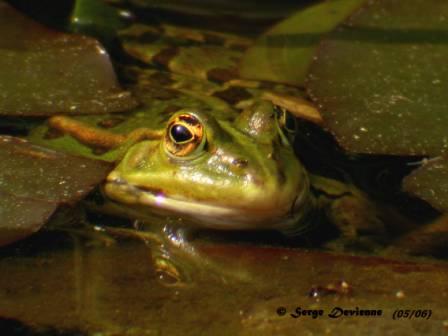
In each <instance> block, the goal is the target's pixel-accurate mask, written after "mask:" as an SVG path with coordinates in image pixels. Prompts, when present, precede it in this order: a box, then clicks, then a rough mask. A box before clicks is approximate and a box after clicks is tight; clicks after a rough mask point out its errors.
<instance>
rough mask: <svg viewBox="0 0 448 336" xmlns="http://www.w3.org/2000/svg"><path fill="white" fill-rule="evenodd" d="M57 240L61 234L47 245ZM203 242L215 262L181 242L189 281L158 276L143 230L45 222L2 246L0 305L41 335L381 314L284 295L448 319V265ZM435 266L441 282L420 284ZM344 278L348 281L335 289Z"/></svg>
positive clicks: (337, 325) (383, 323)
mask: <svg viewBox="0 0 448 336" xmlns="http://www.w3.org/2000/svg"><path fill="white" fill-rule="evenodd" d="M50 241H52V242H58V243H57V245H58V246H57V247H56V248H45V247H46V246H48V243H49V242H50ZM195 247H196V248H197V251H198V253H200V255H201V258H205V259H204V260H205V261H204V262H205V263H206V264H205V267H201V262H198V260H200V259H191V258H190V257H189V256H185V255H182V254H177V255H175V257H174V259H173V260H172V261H173V262H174V264H175V265H176V266H177V267H179V268H180V273H183V274H188V281H185V278H184V279H183V280H182V281H177V282H173V281H170V280H172V279H168V280H169V281H167V279H166V278H165V277H162V278H161V277H160V272H159V270H158V269H157V268H156V267H155V265H157V264H155V263H154V259H153V256H152V253H151V246H149V245H148V244H147V243H145V242H142V241H141V240H131V239H125V240H117V241H116V242H115V243H113V244H109V245H104V244H102V243H99V242H98V241H96V240H88V239H85V238H80V237H79V236H78V237H74V236H70V235H66V234H55V233H51V234H50V233H43V234H40V235H38V236H37V237H34V238H32V239H30V240H28V241H26V242H22V243H21V244H20V245H15V246H13V247H10V248H8V249H5V250H4V251H3V256H2V258H1V260H0V269H1V273H2V277H1V278H0V283H1V284H0V302H1V313H2V317H8V318H14V319H18V320H20V321H21V322H23V323H25V324H28V325H30V326H33V328H35V329H34V330H36V334H37V335H39V333H38V332H39V330H47V331H48V330H50V329H51V330H61V333H62V332H68V331H70V330H78V331H80V332H83V333H85V334H89V335H95V334H96V333H97V334H96V335H99V334H101V335H146V334H148V335H153V334H168V335H177V334H182V335H197V334H198V332H199V331H201V332H202V333H204V334H214V335H220V334H223V335H228V334H242V335H252V334H253V332H254V331H256V332H258V333H261V334H272V333H278V332H280V333H281V334H296V333H297V332H299V331H300V332H306V331H308V332H313V333H316V334H319V333H321V332H324V331H325V330H336V329H338V330H341V328H342V330H343V331H344V333H346V332H350V331H352V330H356V329H357V328H361V327H363V326H364V327H365V326H367V325H369V328H372V325H371V322H372V321H371V320H370V319H362V318H357V319H354V318H353V319H348V318H346V319H339V320H338V322H334V321H333V320H332V319H330V318H328V317H322V318H320V319H312V318H308V319H305V318H302V319H301V320H300V323H298V321H297V320H296V319H294V318H291V317H290V316H289V314H288V315H287V316H279V315H278V313H277V309H278V308H279V307H285V308H286V309H287V311H288V312H289V311H291V312H292V311H293V310H294V309H295V308H296V307H297V306H301V307H302V308H303V309H309V308H313V309H323V310H324V311H328V312H329V311H330V310H331V309H332V308H333V307H334V306H335V305H336V306H341V307H343V308H345V309H354V308H355V307H357V306H358V307H360V308H363V309H367V308H368V309H381V310H383V313H384V314H386V315H391V314H392V312H393V310H394V309H397V307H398V308H405V307H406V308H415V309H417V308H418V309H432V311H433V317H432V318H431V320H424V321H413V323H406V324H404V323H403V324H399V323H396V322H394V321H393V320H392V318H390V316H388V317H386V318H381V319H377V320H375V327H374V328H373V331H374V332H375V330H376V332H377V333H380V332H381V330H383V329H382V328H386V327H387V328H389V330H398V328H401V329H399V330H400V332H401V331H403V330H405V331H406V330H407V331H409V332H413V331H414V332H415V331H416V330H422V328H423V329H425V330H428V331H430V332H431V331H433V332H437V331H441V330H442V328H443V323H442V322H443V319H445V317H446V313H447V312H448V311H447V307H446V304H445V303H446V296H447V295H448V292H447V289H446V278H447V276H448V268H447V267H446V265H437V264H418V263H405V262H399V261H391V260H387V259H380V258H374V257H370V258H368V257H350V256H344V255H332V254H327V253H322V252H309V251H304V250H301V249H294V250H292V249H286V248H274V247H254V246H250V245H246V246H242V245H229V244H206V243H197V244H196V246H195ZM172 256H173V255H172ZM428 277H431V288H422V286H425V285H424V284H425V283H427V279H428ZM342 280H344V281H345V283H346V284H347V286H349V287H350V290H349V291H345V290H340V291H338V290H337V288H338V287H337V286H336V285H335V284H337V283H341V281H342ZM316 288H320V289H321V290H320V291H318V292H319V293H320V294H319V295H315V293H316ZM325 288H327V289H326V290H324V289H325ZM335 288H336V289H335ZM312 293H314V294H312ZM399 293H400V294H399ZM49 328H50V329H49ZM18 334H19V333H18ZM74 334H76V335H79V333H74ZM57 335H61V334H57Z"/></svg>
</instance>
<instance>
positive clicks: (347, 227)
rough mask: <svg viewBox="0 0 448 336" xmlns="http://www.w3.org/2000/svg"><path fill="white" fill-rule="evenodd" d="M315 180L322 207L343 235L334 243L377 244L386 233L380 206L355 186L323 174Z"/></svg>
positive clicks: (339, 246) (373, 245)
mask: <svg viewBox="0 0 448 336" xmlns="http://www.w3.org/2000/svg"><path fill="white" fill-rule="evenodd" d="M311 180H312V186H313V191H314V192H315V194H316V198H317V203H318V207H320V208H321V209H323V211H325V213H326V216H327V217H328V219H329V221H330V222H331V223H332V224H334V225H335V226H336V227H337V228H338V229H339V231H340V233H341V238H340V239H339V240H337V241H335V242H333V243H331V245H330V246H331V247H332V248H336V249H341V247H342V248H345V247H347V245H355V246H359V245H360V246H361V247H364V248H366V249H368V250H370V249H372V248H375V247H377V245H378V241H380V240H382V239H383V238H384V237H385V233H386V230H385V226H384V222H383V220H382V219H381V214H380V210H379V209H378V207H377V205H376V204H374V203H373V202H372V201H371V200H370V199H369V198H368V196H367V195H366V194H364V193H363V192H362V191H361V190H359V189H357V188H356V187H355V186H353V185H350V184H344V183H342V182H339V181H336V180H332V179H328V178H324V177H320V176H311ZM341 245H342V246H341Z"/></svg>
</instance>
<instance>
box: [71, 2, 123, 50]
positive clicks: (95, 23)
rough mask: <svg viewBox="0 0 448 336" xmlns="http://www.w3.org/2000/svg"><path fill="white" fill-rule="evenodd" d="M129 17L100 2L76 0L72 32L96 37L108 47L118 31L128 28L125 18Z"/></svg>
mask: <svg viewBox="0 0 448 336" xmlns="http://www.w3.org/2000/svg"><path fill="white" fill-rule="evenodd" d="M129 15H130V14H129V13H128V12H125V11H119V10H118V9H115V8H113V7H110V6H108V5H107V4H106V3H104V2H103V1H100V0H76V2H75V7H74V8H73V13H72V16H71V20H70V21H71V22H70V31H72V32H77V33H83V34H88V35H91V36H94V37H96V38H98V39H100V41H102V42H103V43H105V44H106V45H108V44H109V43H111V41H112V40H113V38H114V37H115V36H116V32H117V30H118V29H122V28H124V27H125V26H126V23H125V18H128V16H129Z"/></svg>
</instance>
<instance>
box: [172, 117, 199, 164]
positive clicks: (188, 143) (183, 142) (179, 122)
mask: <svg viewBox="0 0 448 336" xmlns="http://www.w3.org/2000/svg"><path fill="white" fill-rule="evenodd" d="M205 138H206V137H205V131H204V126H203V125H202V123H201V121H200V120H199V119H198V118H197V117H196V116H194V115H193V114H189V113H182V114H178V115H176V116H174V117H173V118H172V119H171V120H170V121H169V122H168V127H167V130H166V134H165V150H166V151H167V152H168V154H169V155H171V156H174V157H176V158H185V159H191V158H192V157H196V155H197V154H199V153H201V152H202V150H203V149H204V145H205Z"/></svg>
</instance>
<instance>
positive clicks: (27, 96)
mask: <svg viewBox="0 0 448 336" xmlns="http://www.w3.org/2000/svg"><path fill="white" fill-rule="evenodd" d="M0 36H1V38H0V73H1V74H2V75H1V77H0V115H15V116H18V115H28V116H48V115H52V114H55V113H64V114H91V113H108V112H118V111H124V110H128V109H130V108H132V107H134V106H135V105H136V102H135V100H134V99H133V98H132V97H131V95H130V93H129V92H127V91H123V90H122V89H121V88H120V87H119V85H118V82H117V79H116V76H115V73H114V70H113V67H112V64H111V62H110V59H109V56H108V54H107V53H106V51H105V50H104V48H103V47H102V46H101V45H100V44H99V43H98V42H97V41H96V40H94V39H92V38H88V37H85V36H81V35H70V34H64V33H60V32H56V31H52V30H50V29H47V28H45V27H44V26H42V25H40V24H38V23H36V22H34V21H32V20H31V19H29V18H27V17H25V16H23V15H22V14H20V13H19V12H17V11H16V10H15V9H13V8H12V7H10V6H9V5H8V4H7V3H4V2H2V3H0Z"/></svg>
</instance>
